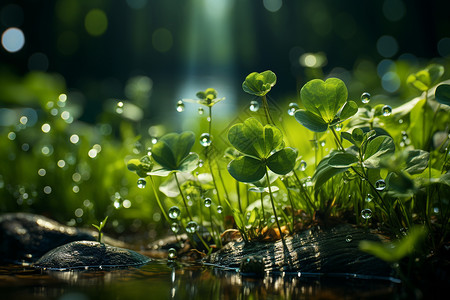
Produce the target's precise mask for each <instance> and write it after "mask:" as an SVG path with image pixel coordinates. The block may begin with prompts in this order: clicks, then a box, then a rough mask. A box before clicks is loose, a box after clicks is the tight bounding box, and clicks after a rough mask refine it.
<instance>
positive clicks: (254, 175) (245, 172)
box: [228, 156, 266, 182]
mask: <svg viewBox="0 0 450 300" xmlns="http://www.w3.org/2000/svg"><path fill="white" fill-rule="evenodd" d="M265 168H266V166H265V165H264V163H262V162H261V161H260V160H258V159H255V158H252V157H249V156H241V157H238V158H236V159H235V160H232V161H231V162H230V163H229V164H228V172H229V173H230V175H231V176H233V178H234V179H236V180H237V181H240V182H255V181H258V180H260V179H261V178H263V177H264V175H265V173H266V170H265Z"/></svg>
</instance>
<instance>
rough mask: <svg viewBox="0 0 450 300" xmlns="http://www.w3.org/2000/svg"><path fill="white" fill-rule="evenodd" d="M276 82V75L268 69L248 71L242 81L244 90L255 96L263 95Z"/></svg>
mask: <svg viewBox="0 0 450 300" xmlns="http://www.w3.org/2000/svg"><path fill="white" fill-rule="evenodd" d="M275 83H277V76H276V75H275V73H273V72H272V71H270V70H267V71H264V72H261V73H258V72H253V73H250V74H249V75H248V76H247V77H246V78H245V81H244V82H243V83H242V89H243V90H244V92H246V93H249V94H250V95H255V96H260V97H262V96H264V95H266V94H267V93H268V92H269V91H270V89H271V88H272V87H273V86H274V85H275Z"/></svg>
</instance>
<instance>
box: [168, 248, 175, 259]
mask: <svg viewBox="0 0 450 300" xmlns="http://www.w3.org/2000/svg"><path fill="white" fill-rule="evenodd" d="M167 257H168V258H169V259H170V260H172V259H175V258H177V250H175V248H170V249H169V251H168V252H167Z"/></svg>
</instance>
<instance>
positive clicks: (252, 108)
mask: <svg viewBox="0 0 450 300" xmlns="http://www.w3.org/2000/svg"><path fill="white" fill-rule="evenodd" d="M249 109H250V111H253V112H256V111H258V110H259V103H258V101H255V100H253V101H250V106H249Z"/></svg>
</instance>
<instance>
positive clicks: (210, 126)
mask: <svg viewBox="0 0 450 300" xmlns="http://www.w3.org/2000/svg"><path fill="white" fill-rule="evenodd" d="M208 109H209V120H208V133H209V136H210V137H211V131H212V125H211V124H212V106H208Z"/></svg>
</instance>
